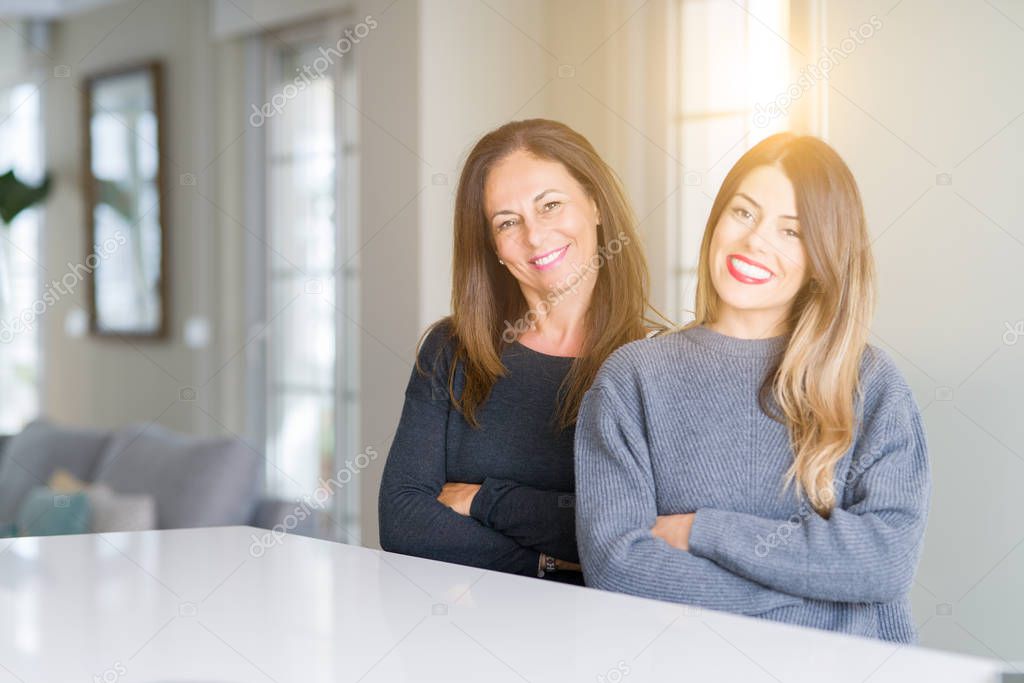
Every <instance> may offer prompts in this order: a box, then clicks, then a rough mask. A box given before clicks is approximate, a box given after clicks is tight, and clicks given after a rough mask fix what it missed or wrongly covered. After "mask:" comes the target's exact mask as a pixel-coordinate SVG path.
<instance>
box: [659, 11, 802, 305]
mask: <svg viewBox="0 0 1024 683" xmlns="http://www.w3.org/2000/svg"><path fill="white" fill-rule="evenodd" d="M676 10H677V17H676V21H675V26H674V29H675V30H676V31H677V33H676V38H675V40H674V43H675V45H676V59H677V60H678V62H677V68H676V69H675V70H674V73H677V74H679V78H678V83H677V84H675V88H676V92H675V96H676V97H675V99H676V112H677V115H676V118H675V126H674V130H673V131H672V132H673V135H672V138H673V139H674V140H675V144H676V148H677V154H678V156H677V158H678V159H679V160H680V161H681V162H682V163H683V166H684V170H683V171H681V173H682V178H680V190H679V192H678V193H677V194H676V196H677V197H678V201H677V203H676V206H674V207H673V211H674V212H675V213H676V215H675V216H674V217H673V218H674V219H673V220H670V221H669V225H671V226H673V230H672V231H671V233H670V237H671V238H672V239H673V240H674V242H675V248H674V249H673V253H674V254H675V257H676V265H675V285H674V287H673V288H672V289H674V292H671V294H670V296H672V297H673V298H672V304H671V309H672V312H673V313H674V314H675V319H676V320H677V321H679V322H685V321H687V320H691V319H692V318H693V315H692V311H693V306H694V295H695V293H696V286H697V260H698V257H699V253H700V243H701V239H702V238H703V236H704V228H705V224H706V222H707V218H708V215H709V214H710V213H711V205H712V203H713V202H714V198H715V193H716V192H717V191H718V188H719V187H720V186H721V184H722V180H723V179H724V178H725V174H726V173H728V171H729V169H730V168H731V167H732V165H733V164H734V163H735V162H736V160H737V159H739V157H740V156H742V155H743V153H744V152H746V151H747V150H748V149H750V148H751V147H752V146H754V145H755V144H757V143H758V142H759V141H761V140H763V139H764V138H766V137H768V136H769V135H772V134H773V133H777V132H779V131H781V130H785V129H786V128H787V125H788V116H787V115H786V113H785V112H783V111H781V110H778V109H771V110H769V113H766V109H765V107H767V106H768V105H769V104H770V103H772V102H775V101H776V100H777V98H778V97H779V95H780V94H784V93H786V90H787V85H788V79H789V73H790V62H789V60H790V53H791V51H792V48H791V47H790V45H789V44H788V35H789V2H787V1H786V0H758V1H757V2H756V3H755V2H751V1H750V0H746V1H743V2H728V1H727V0H677V5H676Z"/></svg>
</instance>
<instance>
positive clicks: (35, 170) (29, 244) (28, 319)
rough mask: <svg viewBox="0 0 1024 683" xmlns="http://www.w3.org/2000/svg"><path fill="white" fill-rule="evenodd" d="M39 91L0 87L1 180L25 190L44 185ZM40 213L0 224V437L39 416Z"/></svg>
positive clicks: (26, 87)
mask: <svg viewBox="0 0 1024 683" xmlns="http://www.w3.org/2000/svg"><path fill="white" fill-rule="evenodd" d="M39 107H40V96H39V88H38V87H36V86H35V85H34V84H20V85H14V86H11V87H0V174H3V173H7V171H9V170H13V171H14V173H15V175H16V176H17V177H18V178H19V179H20V180H22V181H24V182H26V183H29V184H36V183H38V182H40V181H41V180H42V176H43V168H42V161H43V159H42V140H41V131H40V115H41V114H40V108H39ZM39 211H40V209H39V208H38V207H34V208H29V209H26V210H25V211H22V212H21V213H20V214H19V215H18V216H17V217H16V218H15V219H14V221H13V222H12V223H11V224H10V225H4V224H3V223H2V220H0V231H2V235H0V386H2V387H3V391H2V392H0V433H3V434H12V433H16V432H18V431H21V428H22V427H24V426H25V424H26V423H27V422H29V421H30V420H32V419H33V418H35V417H36V415H37V413H38V412H39V393H38V386H39V371H40V362H39V328H40V325H41V316H42V313H43V312H44V311H41V310H40V308H41V307H42V306H43V305H44V304H45V303H46V302H45V301H43V300H42V299H41V298H40V296H39V278H40V270H41V269H42V266H41V265H40V263H39V262H40V257H39V224H40V216H39Z"/></svg>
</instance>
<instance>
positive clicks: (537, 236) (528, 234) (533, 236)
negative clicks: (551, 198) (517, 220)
mask: <svg viewBox="0 0 1024 683" xmlns="http://www.w3.org/2000/svg"><path fill="white" fill-rule="evenodd" d="M544 234H545V228H544V226H543V224H542V222H541V221H540V219H539V218H537V217H536V216H532V215H530V216H524V217H523V232H522V236H523V239H524V240H525V242H526V246H528V247H530V248H532V249H536V248H537V247H539V246H541V245H542V244H544Z"/></svg>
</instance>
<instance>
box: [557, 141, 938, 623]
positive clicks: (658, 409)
mask: <svg viewBox="0 0 1024 683" xmlns="http://www.w3.org/2000/svg"><path fill="white" fill-rule="evenodd" d="M873 300H874V268H873V263H872V257H871V250H870V239H869V236H868V233H867V228H866V224H865V219H864V210H863V207H862V204H861V199H860V194H859V192H858V189H857V186H856V183H855V181H854V179H853V176H852V174H851V173H850V170H849V168H848V167H847V166H846V164H845V163H844V162H843V161H842V159H840V157H839V156H838V155H837V154H836V152H835V151H834V150H833V149H832V148H831V147H829V146H828V145H826V144H825V143H824V142H822V141H821V140H818V139H816V138H812V137H797V136H794V135H790V134H780V135H776V136H772V137H770V138H768V139H766V140H764V141H763V142H761V143H760V144H758V145H757V146H755V147H754V148H753V149H751V150H750V151H749V152H747V154H746V155H744V156H743V157H742V158H741V159H740V160H739V162H737V164H736V166H735V167H733V169H732V170H731V171H730V172H729V174H728V176H727V177H726V179H725V181H724V183H723V185H722V189H721V191H720V192H719V194H718V197H717V198H716V199H715V202H714V205H713V207H712V210H711V216H710V218H709V219H708V223H707V229H706V231H705V235H704V240H703V243H702V245H701V253H700V261H699V278H698V285H697V296H696V307H695V309H696V310H695V320H694V322H693V323H691V324H690V325H688V326H687V327H685V328H683V329H681V330H678V331H675V332H672V333H669V334H663V335H661V336H659V337H654V338H651V339H647V340H641V341H637V342H633V343H631V344H627V345H626V346H623V347H621V348H620V349H619V350H617V351H616V352H615V353H614V354H612V356H611V357H610V358H609V359H608V360H607V361H606V362H605V364H604V365H603V367H602V369H601V371H600V372H599V373H598V376H597V378H596V379H595V381H594V383H593V385H592V387H591V389H590V390H589V391H588V392H587V394H586V396H585V398H584V401H583V404H582V406H581V409H580V412H579V422H578V425H577V431H576V445H575V451H576V463H575V467H576V484H577V510H576V513H577V517H576V519H577V537H578V541H579V550H580V559H581V563H582V566H583V572H584V578H585V580H586V583H587V585H589V586H592V587H596V588H600V589H605V590H613V591H621V592H625V593H631V594H634V595H640V596H643V597H649V598H657V599H663V600H670V601H675V602H681V603H687V604H691V605H697V606H701V607H705V608H709V609H716V610H725V611H729V612H736V613H740V614H747V615H756V616H759V617H763V618H766V619H772V620H776V621H782V622H788V623H792V624H799V625H804V626H810V627H816V628H823V629H829V630H834V631H842V632H845V633H850V634H857V635H862V636H869V637H875V638H881V639H884V640H890V641H896V642H905V643H906V642H914V641H916V638H917V634H916V629H915V627H914V624H913V621H912V619H911V613H910V603H909V592H910V587H911V584H912V583H913V578H914V572H915V570H916V566H917V563H918V559H919V557H920V552H921V545H922V539H923V535H924V529H925V519H926V516H927V510H928V502H929V497H930V474H929V466H928V457H927V447H926V443H925V434H924V428H923V425H922V420H921V415H920V413H919V410H918V408H917V405H916V403H915V401H914V398H913V395H912V393H911V390H910V388H909V387H908V385H907V383H906V381H905V380H904V378H903V376H902V375H901V373H900V372H899V370H898V369H897V368H896V366H895V364H894V363H893V361H892V360H891V358H889V356H888V355H887V354H885V353H884V352H883V351H881V350H880V349H878V348H876V347H874V346H871V345H869V344H868V343H867V335H868V325H869V324H870V323H871V319H872V311H873Z"/></svg>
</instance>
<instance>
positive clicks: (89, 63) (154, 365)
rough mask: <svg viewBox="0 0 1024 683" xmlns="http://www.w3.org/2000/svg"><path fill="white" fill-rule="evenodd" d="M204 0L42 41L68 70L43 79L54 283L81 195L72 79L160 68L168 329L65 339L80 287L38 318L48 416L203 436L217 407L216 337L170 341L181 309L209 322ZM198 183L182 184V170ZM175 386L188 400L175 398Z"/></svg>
mask: <svg viewBox="0 0 1024 683" xmlns="http://www.w3.org/2000/svg"><path fill="white" fill-rule="evenodd" d="M206 21H207V10H206V6H205V3H186V4H183V5H178V4H172V3H143V4H141V5H138V7H135V5H134V4H131V3H121V4H116V5H111V6H109V7H104V8H101V9H97V10H93V11H90V12H86V13H83V14H81V15H77V16H75V17H73V18H72V19H71V20H67V21H62V22H58V23H56V24H55V27H54V31H53V34H52V41H51V46H50V47H49V49H47V50H45V53H46V54H45V55H43V56H42V57H43V58H44V59H45V61H46V62H48V64H51V65H64V66H66V67H68V68H69V69H70V77H56V76H54V74H53V72H50V73H48V74H47V75H48V76H50V78H48V79H47V80H46V81H45V83H44V84H43V97H44V102H45V105H44V108H45V124H44V125H45V130H46V136H47V140H46V147H47V150H46V165H47V167H48V168H49V169H50V170H51V171H52V172H53V173H54V174H55V176H56V179H57V183H56V186H55V188H54V192H53V194H52V196H51V200H50V202H49V204H48V206H47V210H46V212H45V229H44V235H45V238H44V245H43V249H44V254H45V263H44V267H45V269H46V271H45V273H44V277H45V278H46V279H50V278H53V279H59V278H60V276H61V275H62V274H63V273H65V272H67V270H68V266H67V264H68V263H72V264H78V263H82V262H83V260H84V258H85V255H86V253H87V246H86V245H87V238H86V228H85V223H84V205H83V198H82V182H83V180H82V175H81V155H82V139H81V131H82V125H83V124H82V99H83V95H82V89H83V78H84V77H86V76H87V75H89V74H91V73H94V72H97V71H102V70H104V69H107V68H110V67H113V66H117V65H123V64H128V63H133V62H141V61H145V60H150V59H162V60H163V61H164V62H165V66H166V87H167V93H169V94H170V96H169V97H167V101H166V111H165V115H164V124H165V126H166V132H167V135H168V138H167V139H168V140H169V141H170V144H169V145H168V149H166V150H165V158H166V160H167V170H168V177H167V183H166V193H167V194H166V197H167V204H168V207H167V208H168V213H169V217H170V225H169V230H170V234H169V243H170V252H169V264H170V266H169V267H170V271H169V273H168V278H169V281H170V292H169V299H170V306H171V318H170V329H171V336H170V339H169V340H168V341H164V342H148V341H128V340H120V339H114V338H102V339H101V338H96V337H91V336H86V337H81V338H71V337H68V336H67V335H66V334H65V332H64V320H65V317H66V315H67V313H68V312H69V311H70V310H71V308H72V307H73V306H77V307H82V308H87V306H86V298H85V297H86V288H85V286H84V283H83V284H82V285H80V286H79V287H77V288H76V290H75V291H74V294H73V296H70V297H64V298H62V299H61V301H60V302H59V303H58V304H57V305H56V306H55V307H53V308H52V309H51V310H50V311H49V312H48V315H47V316H46V317H45V330H44V335H45V344H46V360H45V362H46V373H45V378H46V379H45V386H44V387H43V405H44V406H45V413H46V414H47V415H49V416H50V417H52V418H54V419H56V420H58V421H62V422H67V423H74V424H84V425H93V426H99V427H113V426H118V425H121V424H124V423H126V422H132V421H144V422H149V421H158V422H160V423H161V424H164V425H166V426H168V427H170V428H173V429H179V430H182V431H204V430H205V429H206V428H207V426H208V422H209V420H210V418H207V417H206V416H205V415H204V414H203V412H202V411H204V410H205V411H208V412H210V413H211V414H216V413H218V412H219V410H218V408H217V406H218V404H219V397H218V395H217V384H216V383H211V384H207V382H208V380H209V378H210V376H211V375H212V374H213V373H214V372H215V370H216V367H217V365H218V364H217V359H218V358H220V357H221V355H222V353H223V351H224V349H222V348H221V344H220V341H219V338H218V337H217V335H214V340H213V343H212V345H211V346H210V347H208V348H205V349H200V350H191V349H189V348H187V347H186V346H185V344H184V343H183V340H182V338H181V326H182V324H183V322H184V320H185V319H186V317H187V316H190V315H203V316H207V317H209V319H211V320H213V321H216V320H217V319H218V317H219V313H220V311H219V307H218V300H217V298H216V297H211V296H209V292H211V291H213V289H214V287H213V283H214V280H215V273H214V271H213V269H212V265H211V261H210V260H209V259H210V258H211V255H212V252H213V244H214V237H213V235H212V233H211V231H210V230H209V225H210V222H211V218H210V217H211V214H212V213H213V211H214V208H213V207H212V205H211V204H210V202H207V201H206V200H204V199H202V198H201V197H199V196H197V195H205V196H208V197H214V198H215V192H216V189H215V183H213V179H212V178H210V176H209V174H208V173H207V172H206V170H207V166H208V164H209V163H210V161H211V154H210V150H211V149H215V147H214V144H213V140H212V137H211V136H212V128H211V125H212V117H211V115H210V111H211V109H210V108H211V107H212V102H213V98H212V94H213V81H212V78H211V75H210V72H209V70H208V66H209V63H210V61H211V60H210V47H209V42H208V41H207V40H206ZM187 173H191V174H193V175H195V176H196V177H197V178H198V179H199V183H198V184H197V185H196V186H187V185H182V184H181V182H180V178H181V176H182V175H183V174H187ZM184 387H194V388H195V389H196V390H197V400H196V401H194V402H191V401H180V400H179V397H180V391H181V389H182V388H184Z"/></svg>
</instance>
